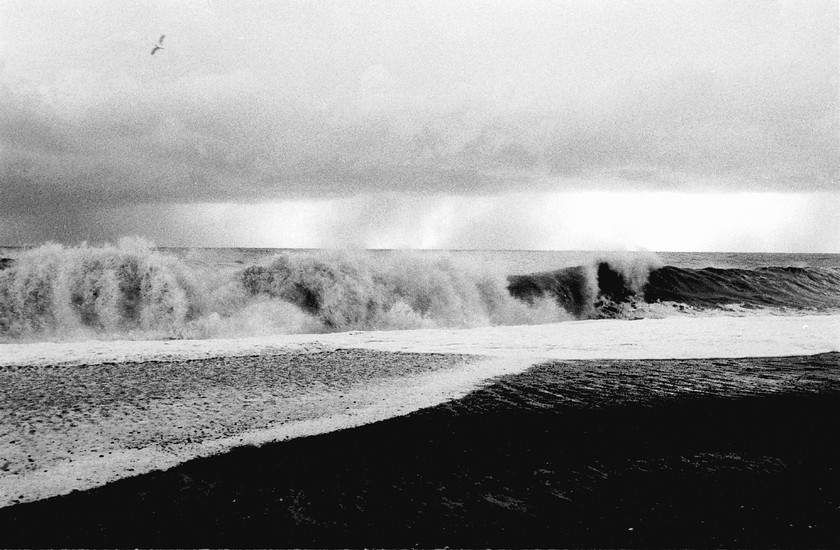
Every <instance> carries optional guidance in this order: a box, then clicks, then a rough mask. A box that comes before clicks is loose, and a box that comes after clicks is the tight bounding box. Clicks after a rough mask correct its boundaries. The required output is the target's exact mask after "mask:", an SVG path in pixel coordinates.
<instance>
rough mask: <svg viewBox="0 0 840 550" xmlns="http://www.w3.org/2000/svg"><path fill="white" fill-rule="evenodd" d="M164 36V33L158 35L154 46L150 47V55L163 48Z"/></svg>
mask: <svg viewBox="0 0 840 550" xmlns="http://www.w3.org/2000/svg"><path fill="white" fill-rule="evenodd" d="M164 38H166V35H165V34H162V35H160V38H158V41H157V44H155V47H154V48H152V55H155V52H156V51H158V50H162V49H163V39H164Z"/></svg>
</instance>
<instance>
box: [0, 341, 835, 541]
mask: <svg viewBox="0 0 840 550" xmlns="http://www.w3.org/2000/svg"><path fill="white" fill-rule="evenodd" d="M839 431H840V354H838V353H829V354H822V355H817V356H811V357H790V358H759V359H722V360H656V361H635V360H634V361H559V362H552V363H548V364H545V365H541V366H538V367H534V368H533V369H531V370H529V371H528V372H526V373H524V374H520V375H511V376H506V377H502V378H500V379H499V381H498V382H497V383H495V384H493V385H491V386H489V387H486V388H483V389H480V390H477V391H475V392H473V393H471V394H469V395H468V396H466V397H465V398H463V399H459V400H456V401H452V402H449V403H445V404H443V405H440V406H437V407H433V408H429V409H424V410H421V411H418V412H415V413H412V414H409V415H407V416H403V417H399V418H393V419H390V420H386V421H382V422H378V423H375V424H371V425H367V426H362V427H358V428H353V429H349V430H343V431H340V432H335V433H330V434H324V435H319V436H314V437H306V438H300V439H295V440H292V441H287V442H282V443H272V444H267V445H264V446H263V447H261V448H255V447H246V448H240V449H236V450H234V451H232V452H230V453H227V454H224V455H221V456H216V457H211V458H202V459H197V460H193V461H191V462H188V463H185V464H182V465H180V466H178V467H176V468H173V469H171V470H169V471H166V472H154V473H150V474H146V475H142V476H138V477H136V478H131V479H125V480H121V481H118V482H115V483H111V484H109V485H107V486H104V487H100V488H97V489H93V490H90V491H85V492H76V493H73V494H70V495H67V496H63V497H56V498H51V499H48V500H44V501H41V502H35V503H29V504H21V505H16V506H12V507H9V508H5V509H0V546H4V547H16V546H41V547H43V546H47V547H55V546H83V547H91V546H154V547H160V546H163V547H208V546H209V547H217V546H234V547H242V546H257V547H300V546H304V547H324V546H329V547H357V546H389V547H406V546H413V545H418V546H424V547H429V546H433V547H443V546H446V545H448V546H469V547H477V546H491V547H498V546H505V547H510V546H513V547H523V546H539V547H580V546H587V547H591V546H598V547H604V546H607V547H619V546H620V547H651V546H679V547H686V546H689V547H709V546H715V547H721V546H726V547H755V546H765V547H766V546H772V547H791V546H801V547H837V546H838V545H840V473H838V468H840V451H838V450H837V445H836V439H837V434H838V432H839Z"/></svg>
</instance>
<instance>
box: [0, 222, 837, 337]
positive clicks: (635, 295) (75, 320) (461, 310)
mask: <svg viewBox="0 0 840 550" xmlns="http://www.w3.org/2000/svg"><path fill="white" fill-rule="evenodd" d="M779 310H781V311H783V312H789V311H792V310H807V311H837V310H840V271H838V269H837V268H832V267H763V268H757V269H719V268H711V267H709V268H704V269H686V268H680V267H675V266H670V265H662V262H661V261H660V260H659V258H658V257H656V256H655V255H652V254H650V255H640V254H633V255H626V256H622V255H618V254H610V255H608V256H606V257H605V258H602V259H600V260H597V261H593V262H591V263H587V264H585V265H578V266H575V267H568V268H564V269H559V270H556V271H551V272H544V273H535V274H528V275H506V274H504V273H502V272H501V271H500V270H493V269H490V268H483V269H480V270H479V269H477V268H475V267H474V266H471V265H468V264H465V263H463V262H458V261H456V260H455V259H454V258H453V257H451V256H448V255H440V256H431V257H430V256H429V255H427V254H425V255H424V254H412V253H409V252H405V253H399V254H393V255H385V256H381V255H372V254H366V253H364V252H359V253H352V252H326V251H320V252H295V253H283V254H278V255H274V256H268V257H266V258H264V259H263V260H261V261H254V262H253V265H239V264H231V265H228V266H223V265H215V264H213V263H203V264H202V263H200V262H199V263H198V264H197V263H196V262H192V263H190V262H189V261H186V260H182V259H179V258H177V257H175V256H172V255H169V254H166V253H163V252H161V251H159V250H157V249H155V248H154V246H153V245H152V244H151V243H149V242H146V241H143V240H140V239H123V240H121V241H120V242H119V243H118V244H117V245H116V246H100V247H92V246H87V245H82V246H78V247H64V246H61V245H57V244H48V245H44V246H41V247H39V248H35V249H32V250H29V251H27V252H24V253H23V254H21V255H20V256H19V257H17V258H15V259H11V260H10V259H6V260H2V261H0V341H5V342H11V341H40V340H67V339H74V340H78V339H115V338H131V339H164V338H219V337H223V338H224V337H227V338H230V337H246V336H262V335H272V334H289V333H317V332H325V331H345V330H377V329H381V330H391V329H416V328H435V327H438V328H443V327H451V328H466V327H478V326H489V325H514V324H539V323H550V322H556V321H562V320H573V319H597V318H617V319H637V318H642V317H661V316H668V315H675V314H677V315H682V314H692V315H708V314H717V313H722V314H738V315H742V314H747V313H748V312H750V311H752V312H766V311H770V312H771V313H773V312H776V311H779Z"/></svg>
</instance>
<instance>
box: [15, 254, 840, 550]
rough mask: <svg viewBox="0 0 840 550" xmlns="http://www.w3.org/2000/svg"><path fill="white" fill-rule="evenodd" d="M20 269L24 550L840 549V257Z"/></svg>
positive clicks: (140, 261) (565, 257)
mask: <svg viewBox="0 0 840 550" xmlns="http://www.w3.org/2000/svg"><path fill="white" fill-rule="evenodd" d="M0 258H2V260H0V420H2V422H0V426H2V431H0V546H3V547H103V546H115V547H123V546H132V547H146V546H148V547H251V546H253V547H374V546H381V547H435V548H443V547H526V546H527V547H560V548H566V547H611V548H612V547H625V548H663V547H750V548H752V547H837V546H838V545H840V469H838V468H837V464H838V463H840V451H838V446H837V445H836V444H835V434H836V433H837V431H838V429H840V254H776V253H690V252H680V253H674V252H648V251H613V252H608V251H607V252H604V251H487V250H475V251H474V250H451V251H424V250H419V251H417V250H411V251H409V250H298V249H295V250H286V249H246V248H212V249H211V248H161V247H155V246H154V245H152V244H151V243H148V242H146V241H143V240H141V239H123V240H122V241H120V242H119V243H117V244H113V245H101V246H89V245H82V246H75V247H68V246H62V245H58V244H46V245H42V246H37V247H25V248H12V247H7V248H2V249H0Z"/></svg>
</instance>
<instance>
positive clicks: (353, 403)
mask: <svg viewBox="0 0 840 550" xmlns="http://www.w3.org/2000/svg"><path fill="white" fill-rule="evenodd" d="M838 349H840V316H791V317H773V316H762V317H759V316H755V317H718V318H708V319H707V318H691V319H684V318H669V319H662V320H652V319H651V320H640V321H632V322H629V321H618V322H616V321H582V322H575V323H559V324H553V325H536V326H521V327H487V328H481V329H469V330H442V329H435V330H431V329H430V330H414V331H389V332H351V333H340V334H320V335H289V336H280V337H274V338H270V339H266V338H263V339H243V340H208V341H197V340H196V341H165V342H142V341H140V342H79V343H49V344H7V345H0V377H2V384H0V392H3V393H4V395H3V399H2V402H3V403H4V405H3V406H2V408H0V420H2V422H0V425H1V426H3V432H2V433H0V507H2V506H9V505H12V504H16V503H19V502H29V501H33V500H38V499H42V498H46V497H50V496H54V495H59V494H65V493H67V492H70V491H72V490H82V489H87V488H91V487H95V486H98V485H102V484H104V483H108V482H110V481H113V480H115V479H120V478H122V477H127V476H134V475H138V474H140V473H143V472H148V471H152V470H157V469H165V468H169V467H171V466H174V465H177V464H180V463H182V462H184V461H186V460H189V459H191V458H195V457H200V456H209V455H213V454H218V453H222V452H225V451H227V450H229V449H231V448H233V447H236V446H239V445H244V444H262V443H265V442H270V441H278V440H283V439H288V438H294V437H300V436H303V435H313V434H319V433H325V432H329V431H332V430H337V429H342V428H347V427H353V426H359V425H362V424H366V423H370V422H375V421H377V420H382V419H386V418H390V417H394V416H399V415H402V414H406V413H408V412H411V411H414V410H418V409H420V408H423V407H429V406H433V405H436V404H438V403H441V402H443V401H446V400H448V399H452V398H457V397H460V396H462V395H464V394H466V393H467V392H469V391H470V390H472V389H475V388H477V387H480V386H481V385H482V384H483V383H486V382H487V381H488V380H490V379H492V378H493V377H496V376H499V375H502V374H510V373H514V372H521V371H523V370H525V369H527V368H528V367H529V366H531V365H533V364H535V363H537V362H540V361H544V360H547V359H564V360H569V359H571V360H574V359H593V358H597V359H655V358H716V357H761V356H765V357H767V356H784V355H809V354H814V353H821V352H827V351H836V350H838Z"/></svg>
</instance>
